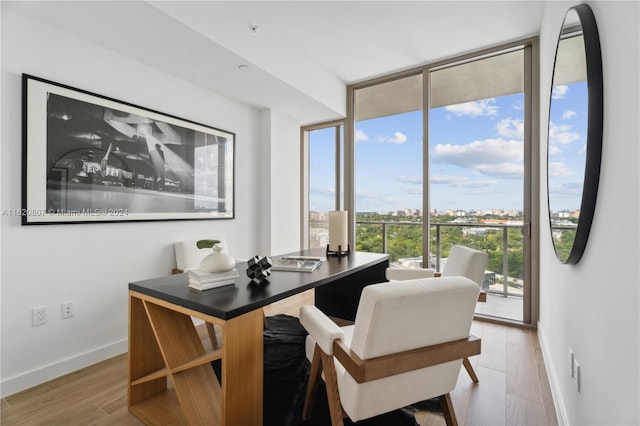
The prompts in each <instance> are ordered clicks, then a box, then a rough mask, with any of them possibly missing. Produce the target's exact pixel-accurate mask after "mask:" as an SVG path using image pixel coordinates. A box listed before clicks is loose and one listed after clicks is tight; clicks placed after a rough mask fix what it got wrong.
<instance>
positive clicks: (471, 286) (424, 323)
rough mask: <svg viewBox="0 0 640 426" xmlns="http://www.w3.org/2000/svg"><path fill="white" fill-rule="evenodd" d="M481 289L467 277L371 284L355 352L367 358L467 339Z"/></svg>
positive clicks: (360, 315) (357, 325)
mask: <svg viewBox="0 0 640 426" xmlns="http://www.w3.org/2000/svg"><path fill="white" fill-rule="evenodd" d="M479 293H480V288H479V287H478V285H477V284H476V283H474V282H473V281H471V280H470V279H468V278H465V277H448V278H421V279H416V280H407V281H398V282H394V283H393V285H389V283H382V284H373V285H369V286H367V287H365V288H364V290H363V291H362V296H361V298H360V304H359V305H358V311H357V313H356V319H355V323H354V329H353V338H352V340H351V345H350V347H351V350H352V351H353V352H354V353H355V354H356V355H358V356H359V357H360V358H361V359H369V358H375V357H378V356H382V355H389V354H392V353H396V352H402V351H406V350H411V349H416V348H421V347H425V346H430V345H435V344H438V343H443V342H448V341H451V340H457V339H463V338H466V337H468V336H469V330H470V329H471V322H472V320H473V312H474V309H475V306H476V302H477V299H478V294H479Z"/></svg>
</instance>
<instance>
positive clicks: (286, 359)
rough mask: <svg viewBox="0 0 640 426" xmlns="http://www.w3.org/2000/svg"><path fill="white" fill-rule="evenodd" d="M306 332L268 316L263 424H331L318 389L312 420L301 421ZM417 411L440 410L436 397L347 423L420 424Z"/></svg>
mask: <svg viewBox="0 0 640 426" xmlns="http://www.w3.org/2000/svg"><path fill="white" fill-rule="evenodd" d="M306 337H307V332H306V331H305V329H304V328H303V327H302V326H301V325H300V322H299V321H298V319H297V318H295V317H291V316H287V315H276V316H272V317H267V328H266V329H265V331H264V426H301V425H303V424H304V425H307V426H327V425H330V424H331V421H330V417H329V406H328V404H327V393H326V391H325V389H324V385H321V386H320V387H319V388H318V392H317V397H316V401H315V403H314V406H313V411H312V413H311V416H310V418H309V420H308V421H307V422H306V423H302V421H301V417H302V407H303V405H304V395H305V391H306V387H307V380H308V376H309V368H310V364H309V361H308V360H307V358H306V356H305V353H304V342H305V339H306ZM417 410H429V411H435V412H440V404H439V402H438V400H437V399H434V400H428V401H423V402H420V403H418V404H415V405H414V406H412V407H407V408H403V409H400V410H396V411H393V412H391V413H387V414H383V415H381V416H377V417H374V418H371V419H367V420H363V421H360V422H357V423H352V422H351V421H349V419H345V425H353V424H355V425H358V426H360V425H362V426H405V425H406V426H418V423H416V421H415V418H414V416H413V413H414V412H415V411H417Z"/></svg>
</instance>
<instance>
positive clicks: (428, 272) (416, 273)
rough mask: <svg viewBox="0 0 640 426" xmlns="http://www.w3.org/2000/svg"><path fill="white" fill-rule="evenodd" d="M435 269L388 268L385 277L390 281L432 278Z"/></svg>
mask: <svg viewBox="0 0 640 426" xmlns="http://www.w3.org/2000/svg"><path fill="white" fill-rule="evenodd" d="M433 274H434V271H433V269H425V268H397V267H396V268H387V270H386V271H385V276H386V278H387V279H388V280H389V281H404V280H415V279H418V278H432V277H433Z"/></svg>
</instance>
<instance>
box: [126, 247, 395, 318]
mask: <svg viewBox="0 0 640 426" xmlns="http://www.w3.org/2000/svg"><path fill="white" fill-rule="evenodd" d="M283 256H323V257H326V258H327V260H326V262H324V263H323V264H322V265H320V267H318V269H316V270H315V271H313V272H293V271H271V276H269V278H268V281H269V282H268V283H266V285H265V284H256V283H253V281H252V280H251V279H250V278H248V277H247V275H246V270H247V263H246V262H242V263H238V264H237V265H236V268H237V270H238V274H240V277H239V278H238V279H236V284H235V285H228V286H224V287H218V288H214V289H210V290H205V291H198V290H194V289H192V288H189V287H188V277H187V274H179V275H169V276H166V277H160V278H153V279H149V280H144V281H137V282H132V283H129V290H132V291H136V292H138V293H142V294H145V295H148V296H152V297H155V298H157V299H161V300H164V301H166V302H170V303H173V304H175V305H179V306H183V307H185V308H189V309H193V310H195V311H198V312H202V313H203V314H206V315H211V316H214V317H218V318H221V319H224V320H228V319H231V318H234V317H237V316H239V315H242V314H245V313H247V312H250V311H253V310H255V309H258V308H261V307H263V306H266V305H268V304H270V303H273V302H277V301H278V300H281V299H284V298H287V297H289V296H293V295H294V294H297V293H301V292H303V291H305V290H309V289H311V288H315V287H318V286H321V285H324V284H328V283H330V282H332V281H335V280H338V279H340V278H343V277H346V276H348V275H350V274H352V273H355V272H358V271H361V270H364V269H367V268H369V267H371V266H373V265H376V264H379V263H381V262H384V261H386V260H387V259H388V258H389V256H388V255H387V254H379V253H363V252H352V253H350V254H348V255H346V256H340V257H338V256H326V254H325V250H324V249H311V250H303V251H299V252H293V253H287V254H283V255H280V256H273V257H271V260H272V261H273V262H274V263H275V261H276V260H277V259H279V258H281V257H283Z"/></svg>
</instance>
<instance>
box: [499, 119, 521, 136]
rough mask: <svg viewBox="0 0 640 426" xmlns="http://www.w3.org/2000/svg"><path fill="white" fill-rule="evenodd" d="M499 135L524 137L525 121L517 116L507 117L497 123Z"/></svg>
mask: <svg viewBox="0 0 640 426" xmlns="http://www.w3.org/2000/svg"><path fill="white" fill-rule="evenodd" d="M496 130H497V131H498V135H500V136H502V137H505V138H514V139H518V140H523V139H524V121H523V120H518V119H517V118H505V119H503V120H500V122H498V124H496Z"/></svg>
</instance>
